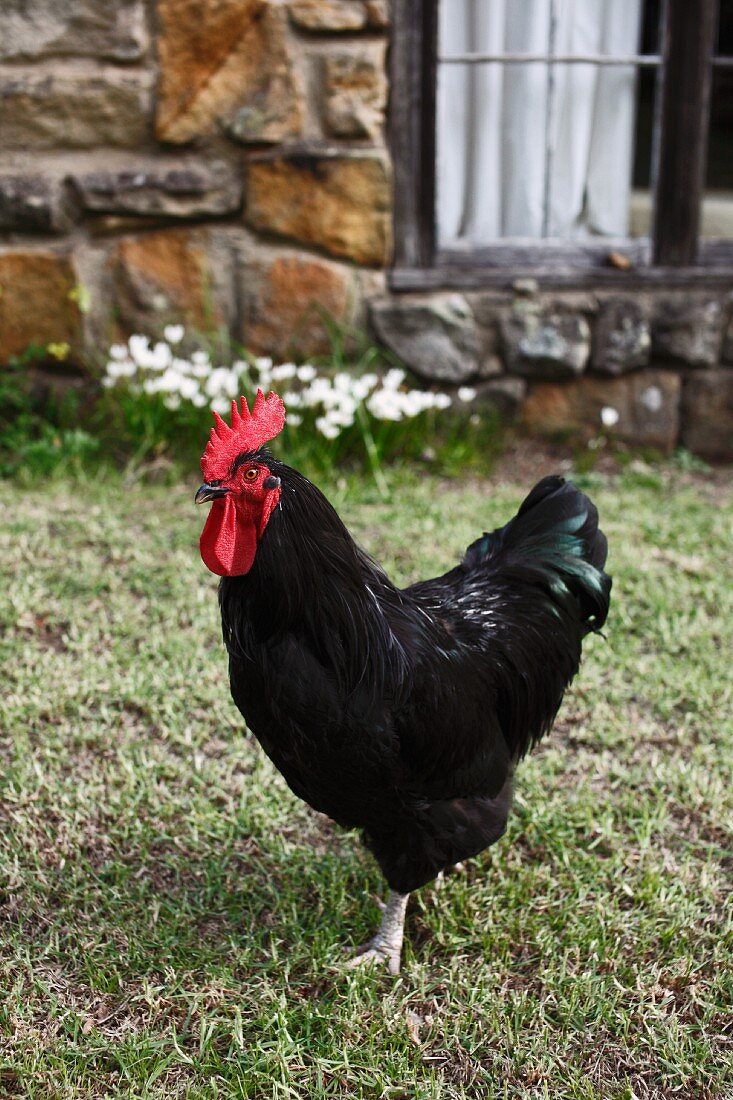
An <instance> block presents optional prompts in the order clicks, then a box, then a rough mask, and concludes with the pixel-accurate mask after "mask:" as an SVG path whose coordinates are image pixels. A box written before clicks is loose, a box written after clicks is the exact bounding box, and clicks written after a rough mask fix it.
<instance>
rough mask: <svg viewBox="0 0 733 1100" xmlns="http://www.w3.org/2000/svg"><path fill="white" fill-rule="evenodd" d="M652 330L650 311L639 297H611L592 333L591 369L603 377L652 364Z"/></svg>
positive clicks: (598, 317) (603, 303)
mask: <svg viewBox="0 0 733 1100" xmlns="http://www.w3.org/2000/svg"><path fill="white" fill-rule="evenodd" d="M651 346H652V340H651V327H650V324H649V317H648V311H647V309H646V308H645V306H644V305H643V304H642V303H641V302H639V301H638V300H637V299H636V298H622V297H619V298H608V299H606V300H605V301H604V302H602V303H601V307H600V310H599V313H598V316H597V318H596V322H595V327H594V332H593V355H592V360H591V362H592V366H593V369H594V370H597V371H599V372H600V373H602V374H625V373H626V371H630V370H634V369H635V368H636V367H644V366H646V365H647V363H648V362H649V353H650V351H651Z"/></svg>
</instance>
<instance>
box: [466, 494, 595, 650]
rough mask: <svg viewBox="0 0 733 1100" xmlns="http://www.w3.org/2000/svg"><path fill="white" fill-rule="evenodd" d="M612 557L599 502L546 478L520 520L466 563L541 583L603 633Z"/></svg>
mask: <svg viewBox="0 0 733 1100" xmlns="http://www.w3.org/2000/svg"><path fill="white" fill-rule="evenodd" d="M607 552H608V543H607V541H606V536H605V535H604V534H603V532H602V531H600V530H599V528H598V511H597V509H596V507H595V505H594V504H593V502H592V501H591V500H589V499H588V497H587V496H585V494H584V493H581V491H580V490H579V489H578V488H576V486H575V485H573V484H572V482H569V481H566V480H565V479H564V478H562V477H546V478H543V479H542V481H540V482H539V483H538V484H537V485H535V487H534V489H533V490H532V492H531V493H530V494H529V496H528V497H527V498H526V500H525V501H524V503H523V504H522V506H521V508H520V509H519V511H518V512H517V514H516V516H515V517H514V519H512V520H510V522H509V523H507V524H506V526H505V527H500V528H499V529H498V530H496V531H492V532H490V533H487V534H485V535H483V536H482V537H481V538H480V539H477V540H476V542H474V543H472V544H471V546H469V548H468V550H467V551H466V555H465V557H464V559H463V564H464V567H465V568H466V569H469V570H471V569H474V568H476V567H483V568H484V569H486V568H488V569H490V570H492V571H493V570H494V569H497V570H500V571H501V574H502V575H503V576H505V577H506V576H515V577H516V578H517V579H522V580H524V581H530V582H533V583H535V584H540V585H541V586H542V587H544V588H545V589H546V590H547V591H548V593H549V595H550V596H551V597H552V598H553V600H555V601H557V602H558V603H563V604H564V603H566V602H567V601H568V600H569V599H573V600H575V601H577V603H578V604H579V605H580V609H581V617H582V621H583V628H584V632H585V633H587V632H589V631H592V630H593V631H599V630H600V629H601V628H602V627H603V624H604V623H605V621H606V617H607V615H608V608H609V601H610V594H611V578H610V577H609V576H608V575H607V574H606V573H604V571H603V567H604V565H605V563H606V555H607Z"/></svg>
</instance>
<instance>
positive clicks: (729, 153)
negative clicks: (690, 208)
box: [701, 0, 733, 238]
mask: <svg viewBox="0 0 733 1100" xmlns="http://www.w3.org/2000/svg"><path fill="white" fill-rule="evenodd" d="M717 53H718V56H720V57H733V3H731V2H730V0H723V3H722V4H721V5H720V26H719V32H718V49H717ZM701 232H702V236H703V237H729V238H730V237H733V68H728V67H723V66H721V67H716V68H715V69H714V70H713V86H712V95H711V101H710V133H709V138H708V164H707V178H706V190H705V195H704V198H703V206H702V229H701Z"/></svg>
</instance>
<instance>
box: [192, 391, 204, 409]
mask: <svg viewBox="0 0 733 1100" xmlns="http://www.w3.org/2000/svg"><path fill="white" fill-rule="evenodd" d="M191 404H192V405H195V406H196V408H197V409H203V407H204V405H206V404H208V402H207V400H206V397H205V396H204V394H202V393H201V391H200V390H199V392H198V393H194V394H193V395H192V397H191Z"/></svg>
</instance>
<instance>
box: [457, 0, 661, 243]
mask: <svg viewBox="0 0 733 1100" xmlns="http://www.w3.org/2000/svg"><path fill="white" fill-rule="evenodd" d="M655 8H657V12H655V10H654V9H655ZM642 9H643V4H642V0H442V3H441V6H440V25H439V56H440V57H441V58H443V59H445V58H446V57H452V56H455V55H457V54H466V53H469V54H477V53H478V54H481V55H484V56H485V55H489V56H491V57H496V56H505V57H506V56H514V57H516V55H527V54H530V55H532V56H533V57H535V58H536V57H538V56H539V57H540V59H541V60H539V61H536V60H535V61H530V60H514V61H505V62H500V61H496V60H494V61H482V62H480V63H474V64H468V63H460V64H448V63H446V62H445V60H443V61H442V62H441V63H440V64H439V71H438V127H437V150H438V153H437V158H438V162H437V214H438V217H437V221H438V239H439V243H440V245H441V246H442V247H454V248H455V247H459V248H466V249H470V248H474V247H477V246H481V245H485V244H490V243H491V242H492V241H495V240H497V239H499V238H507V237H511V238H531V239H535V240H536V239H541V238H553V239H558V238H559V239H588V238H593V237H610V238H612V237H623V236H626V235H627V234H628V232H629V228H630V220H633V204H632V202H631V184H632V173H633V178H634V184H635V187H638V188H640V189H642V188H645V187H646V188H647V189H648V186H649V161H650V158H649V155H648V153H647V156H646V167H645V166H644V158H643V155H641V154H639V155H637V156H636V161H635V160H634V148H635V145H639V144H640V143H639V142H637V141H636V137H637V120H638V122H639V126H640V130H639V136H640V137H641V140H642V142H643V143H644V144H645V145H646V147H647V149H648V147H649V144H650V137H649V135H650V132H651V125H652V116H653V107H652V101H653V84H654V77H653V76H652V77H650V78H648V79H647V78H645V79H644V82H643V83H640V82H639V81H638V79H637V77H638V73H637V70H636V66H635V65H631V64H621V65H597V64H594V63H593V61H592V59H593V58H594V57H597V56H602V57H616V58H621V59H623V58H626V57H629V56H633V55H635V54H636V53H637V51H638V49H639V45H640V37H641V35H642V27H641V17H642ZM646 15H647V20H645V27H644V30H643V34H644V36H645V37H647V38H648V37H650V35H653V36H655V35H656V27H657V22H658V7H657V5H655V4H654V3H651V4H648V5H647V8H646ZM647 21H648V22H649V26H651V27H652V28H653V30H652V32H647V30H646V22H647ZM654 47H656V41H655V42H654V43H653V47H652V48H654ZM549 55H555V56H571V57H579V58H582V59H585V58H589V59H590V60H588V61H585V60H582V61H580V62H575V63H572V64H571V63H555V64H552V65H550V64H548V63H547V62H546V61H544V60H543V59H544V58H545V57H547V56H549ZM642 108H643V109H644V112H645V113H644V114H642ZM642 120H643V128H641V123H642ZM647 207H648V200H647ZM630 214H631V219H630Z"/></svg>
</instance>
